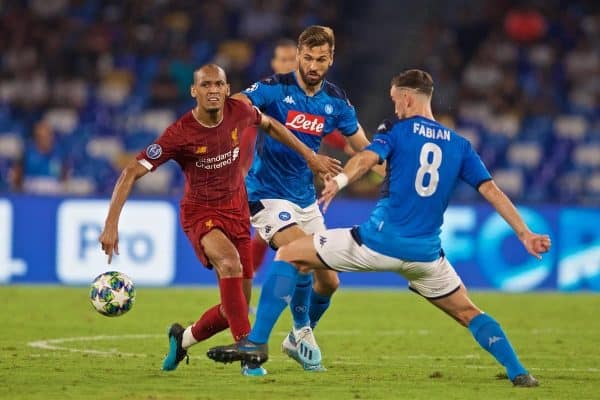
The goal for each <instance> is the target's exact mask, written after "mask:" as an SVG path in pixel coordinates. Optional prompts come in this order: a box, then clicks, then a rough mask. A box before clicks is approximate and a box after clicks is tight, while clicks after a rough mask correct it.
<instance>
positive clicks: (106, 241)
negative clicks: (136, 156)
mask: <svg viewBox="0 0 600 400" xmlns="http://www.w3.org/2000/svg"><path fill="white" fill-rule="evenodd" d="M147 173H148V169H147V168H146V167H144V166H143V165H141V164H140V163H139V162H138V161H137V160H132V161H131V162H130V163H129V164H128V165H127V166H126V167H125V169H123V172H121V176H119V179H118V180H117V183H116V185H115V188H114V189H113V193H112V197H111V199H110V206H109V208H108V216H107V217H106V221H105V222H104V229H103V230H102V233H101V234H100V237H99V238H98V241H99V242H100V243H101V244H102V250H103V251H104V254H106V255H107V256H108V263H109V264H110V262H111V261H112V256H113V252H114V254H119V233H118V227H119V216H120V215H121V210H122V209H123V205H124V204H125V201H126V200H127V198H128V197H129V193H131V188H132V187H133V184H134V182H135V181H136V180H138V179H139V178H141V177H142V176H144V175H146V174H147Z"/></svg>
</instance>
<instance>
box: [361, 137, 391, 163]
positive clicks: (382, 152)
mask: <svg viewBox="0 0 600 400" xmlns="http://www.w3.org/2000/svg"><path fill="white" fill-rule="evenodd" d="M364 150H370V151H372V152H374V153H376V154H377V155H378V156H379V164H381V163H383V162H384V161H385V160H386V159H387V158H388V157H389V155H390V154H391V153H392V150H394V149H393V142H392V140H391V137H390V134H389V133H378V134H377V135H375V137H374V138H373V141H372V142H371V144H370V145H368V146H367V147H365V148H364V149H363V151H364Z"/></svg>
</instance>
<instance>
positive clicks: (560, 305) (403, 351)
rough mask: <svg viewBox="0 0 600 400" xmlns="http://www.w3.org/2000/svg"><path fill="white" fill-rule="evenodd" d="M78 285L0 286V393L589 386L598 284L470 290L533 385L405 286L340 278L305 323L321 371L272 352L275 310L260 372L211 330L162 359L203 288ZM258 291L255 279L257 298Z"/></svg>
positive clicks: (404, 391)
mask: <svg viewBox="0 0 600 400" xmlns="http://www.w3.org/2000/svg"><path fill="white" fill-rule="evenodd" d="M87 293H88V289H87V288H67V287H45V286H39V287H32V286H0V301H1V303H2V311H1V312H0V315H1V321H2V328H1V329H0V383H1V384H0V399H129V400H133V399H146V400H158V399H199V400H201V399H259V400H263V399H265V400H266V399H292V398H296V399H298V398H299V399H328V400H329V399H411V400H412V399H478V400H480V399H511V400H512V399H573V400H574V399H577V400H579V399H598V398H600V351H599V350H598V348H599V347H598V343H600V322H599V318H598V312H599V310H600V297H598V295H595V294H558V293H533V294H503V293H473V294H472V297H473V299H474V300H475V302H476V303H477V304H478V305H479V306H480V307H481V308H483V309H484V310H486V311H487V312H489V313H490V314H491V315H493V316H494V317H495V318H496V319H497V320H498V321H500V322H501V323H502V325H503V327H504V329H505V331H506V332H507V334H508V335H509V337H510V338H511V340H512V342H513V345H514V346H515V348H516V349H517V352H518V354H519V355H520V358H521V360H522V361H523V362H524V363H525V365H526V366H527V367H528V368H529V369H530V371H531V372H532V373H533V374H534V375H535V376H536V377H538V379H539V380H540V383H541V386H540V387H538V388H533V389H530V388H514V387H512V385H511V384H510V382H508V380H506V378H503V377H502V376H501V374H502V373H503V369H502V368H501V367H500V366H498V365H497V364H496V362H495V361H494V360H493V359H492V357H491V356H490V355H489V354H487V353H486V352H484V351H483V350H482V349H480V348H479V346H478V345H477V344H476V343H475V341H474V340H473V339H472V337H471V335H470V333H469V331H468V330H466V329H464V328H462V327H460V326H459V325H458V324H456V323H455V322H454V321H452V320H451V319H450V318H448V317H447V316H445V315H444V314H443V313H442V312H440V311H439V310H437V309H435V308H434V307H433V306H431V305H430V304H428V303H427V302H426V301H425V300H423V299H421V298H419V297H418V296H416V295H414V294H411V293H408V292H406V291H404V290H401V291H393V290H385V291H375V290H371V291H359V290H349V289H346V288H342V290H340V291H339V292H338V293H337V294H336V296H335V298H334V301H333V303H332V306H331V308H330V309H329V312H328V314H326V315H325V317H324V319H323V321H322V323H321V324H320V326H319V327H318V328H317V329H316V331H315V333H316V336H317V339H318V341H319V344H320V346H321V348H322V351H323V356H324V359H323V363H324V365H325V366H326V367H327V368H328V371H327V372H322V373H314V372H313V373H307V372H303V371H302V370H301V369H300V368H299V367H298V365H297V364H295V363H294V361H292V360H290V359H288V358H287V357H286V356H284V355H283V354H281V353H280V351H279V346H280V342H281V340H282V339H283V337H284V335H285V334H286V332H287V330H288V329H289V326H290V316H289V312H285V313H284V316H283V317H282V319H281V320H280V321H279V322H278V324H277V325H276V327H275V329H274V334H273V336H272V340H271V342H270V348H271V360H270V361H269V362H268V363H266V364H265V367H266V368H267V370H268V371H269V375H267V376H266V377H260V378H255V377H243V376H241V375H240V368H239V365H238V364H229V365H221V364H216V363H214V362H212V361H211V360H208V359H207V358H206V356H205V352H206V350H207V349H208V348H209V347H210V346H214V345H217V344H227V343H230V342H231V336H230V335H229V332H224V333H221V334H219V335H217V336H215V337H214V338H212V339H210V340H209V341H207V342H204V343H200V344H198V345H196V346H195V347H193V348H192V349H191V351H190V355H191V357H190V363H189V365H185V363H182V364H181V365H180V366H179V368H178V369H177V370H176V371H173V372H169V373H165V372H162V371H161V370H160V366H161V362H162V358H163V357H164V354H165V353H166V349H167V338H166V331H167V328H168V326H169V325H170V324H171V323H172V322H173V321H179V322H181V323H183V324H184V325H186V324H188V323H190V322H192V320H195V319H196V318H197V317H198V316H199V315H200V314H201V313H202V312H203V311H204V310H205V309H206V308H207V307H209V306H211V305H213V304H215V302H216V301H217V298H218V297H217V296H218V292H217V290H216V289H213V288H175V289H149V288H138V291H137V299H136V304H135V306H134V308H133V310H132V311H131V312H129V313H128V314H126V315H124V316H121V317H118V318H107V317H103V316H101V315H100V314H97V313H96V312H95V311H94V310H92V308H91V305H90V304H89V301H88V299H87ZM256 297H257V291H255V299H254V301H253V303H256Z"/></svg>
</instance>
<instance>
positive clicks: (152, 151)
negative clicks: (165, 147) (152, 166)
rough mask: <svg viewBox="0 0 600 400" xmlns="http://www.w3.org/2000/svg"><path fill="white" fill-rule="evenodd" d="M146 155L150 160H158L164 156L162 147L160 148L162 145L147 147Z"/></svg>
mask: <svg viewBox="0 0 600 400" xmlns="http://www.w3.org/2000/svg"><path fill="white" fill-rule="evenodd" d="M146 155H147V156H148V158H149V159H151V160H156V159H157V158H159V157H160V156H161V155H162V147H160V144H156V143H152V144H151V145H150V146H148V147H146Z"/></svg>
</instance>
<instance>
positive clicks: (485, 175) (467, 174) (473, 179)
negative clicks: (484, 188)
mask: <svg viewBox="0 0 600 400" xmlns="http://www.w3.org/2000/svg"><path fill="white" fill-rule="evenodd" d="M460 178H461V179H462V180H463V181H465V182H467V183H468V184H469V185H470V186H472V187H474V188H475V189H477V188H478V187H479V185H481V184H482V183H483V182H485V181H489V180H491V179H492V176H491V175H490V173H489V171H488V170H487V168H486V167H485V165H483V161H481V158H479V154H477V152H476V151H475V150H474V149H473V146H471V143H469V142H467V149H466V152H465V155H464V157H463V160H462V166H461V169H460Z"/></svg>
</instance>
